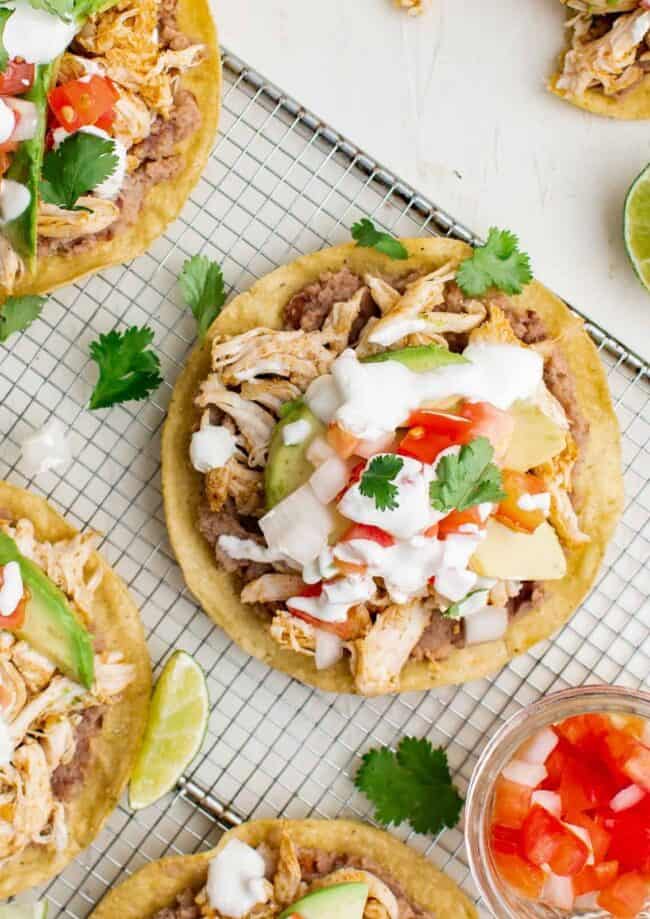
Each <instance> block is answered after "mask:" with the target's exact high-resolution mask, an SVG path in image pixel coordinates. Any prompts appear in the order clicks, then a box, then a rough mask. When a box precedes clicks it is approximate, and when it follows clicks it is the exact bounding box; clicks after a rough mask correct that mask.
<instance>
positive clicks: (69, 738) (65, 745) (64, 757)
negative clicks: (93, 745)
mask: <svg viewBox="0 0 650 919" xmlns="http://www.w3.org/2000/svg"><path fill="white" fill-rule="evenodd" d="M39 740H40V744H41V746H42V747H43V752H44V753H45V759H46V760H47V764H48V766H49V768H50V772H54V770H55V769H56V768H57V767H58V766H60V765H61V764H65V763H69V762H70V760H71V759H72V757H73V756H74V751H75V747H76V742H75V736H74V728H73V726H72V724H71V722H70V719H69V718H67V717H66V716H64V715H60V716H52V717H50V718H46V719H45V724H44V726H43V728H42V729H41V731H40V733H39Z"/></svg>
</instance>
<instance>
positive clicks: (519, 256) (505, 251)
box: [456, 227, 533, 297]
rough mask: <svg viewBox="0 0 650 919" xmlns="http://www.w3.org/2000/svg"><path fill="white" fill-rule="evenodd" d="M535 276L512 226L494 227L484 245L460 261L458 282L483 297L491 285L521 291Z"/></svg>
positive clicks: (506, 290)
mask: <svg viewBox="0 0 650 919" xmlns="http://www.w3.org/2000/svg"><path fill="white" fill-rule="evenodd" d="M532 279H533V273H532V271H531V268H530V258H529V257H528V255H526V253H525V252H521V251H520V249H519V240H518V239H517V237H516V236H515V234H514V233H511V232H510V230H499V229H497V228H496V227H492V228H491V229H490V232H489V234H488V238H487V242H486V244H485V245H484V246H479V247H478V248H476V249H475V250H474V253H473V254H472V255H471V256H470V257H469V258H468V259H465V261H464V262H461V264H460V267H459V268H458V274H457V275H456V282H457V284H458V286H459V287H460V289H461V290H462V291H463V293H464V294H467V296H468V297H480V296H482V295H483V294H484V293H486V292H487V291H488V290H489V288H490V287H498V288H499V290H503V291H505V293H507V294H520V293H521V291H522V289H523V288H524V287H525V286H526V284H529V283H530V282H531V281H532Z"/></svg>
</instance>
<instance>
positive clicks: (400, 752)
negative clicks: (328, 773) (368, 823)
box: [354, 737, 463, 833]
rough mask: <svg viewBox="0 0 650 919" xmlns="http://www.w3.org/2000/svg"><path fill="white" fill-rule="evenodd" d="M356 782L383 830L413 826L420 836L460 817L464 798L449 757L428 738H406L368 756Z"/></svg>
mask: <svg viewBox="0 0 650 919" xmlns="http://www.w3.org/2000/svg"><path fill="white" fill-rule="evenodd" d="M354 784H355V785H356V787H357V788H358V789H359V790H360V791H362V792H363V793H364V794H365V795H366V797H368V798H369V799H370V800H371V801H372V803H373V804H374V806H375V819H376V820H377V821H378V822H379V823H381V824H383V825H384V826H390V825H391V824H395V825H398V824H400V823H404V822H407V823H409V824H410V825H411V826H412V827H413V829H414V830H415V831H416V833H439V832H440V831H441V830H442V829H443V828H444V827H454V826H456V824H457V823H458V820H459V819H460V812H461V808H462V806H463V799H462V798H461V796H460V795H459V793H458V790H457V789H456V787H455V786H454V785H453V783H452V780H451V773H450V772H449V765H448V763H447V755H446V753H445V751H444V750H443V749H442V748H441V747H438V748H437V749H434V747H433V746H432V745H431V743H430V742H429V741H428V740H427V739H426V738H423V739H421V740H418V739H417V738H415V737H404V738H403V739H402V740H401V741H400V743H399V745H398V747H397V752H396V753H393V752H392V751H391V750H389V749H388V748H387V747H381V748H380V749H378V750H370V752H368V753H366V754H365V756H364V757H363V760H362V763H361V766H360V768H359V770H358V772H357V774H356V776H355V780H354Z"/></svg>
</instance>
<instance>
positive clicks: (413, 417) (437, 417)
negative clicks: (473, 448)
mask: <svg viewBox="0 0 650 919" xmlns="http://www.w3.org/2000/svg"><path fill="white" fill-rule="evenodd" d="M420 426H421V427H423V428H426V429H427V431H435V432H436V433H437V434H442V435H444V436H445V437H448V438H449V440H450V442H451V443H455V444H460V443H465V441H466V438H467V435H468V434H469V431H470V426H471V425H470V421H469V419H468V418H463V417H462V416H461V415H452V414H451V413H450V412H436V411H433V410H432V409H425V408H423V409H419V410H418V411H416V412H411V414H410V415H409V419H408V421H407V422H406V427H407V428H416V427H420Z"/></svg>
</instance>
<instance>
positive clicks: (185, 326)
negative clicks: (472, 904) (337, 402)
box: [0, 53, 650, 919]
mask: <svg viewBox="0 0 650 919" xmlns="http://www.w3.org/2000/svg"><path fill="white" fill-rule="evenodd" d="M224 74H225V80H224V107H223V113H222V121H221V135H220V137H219V140H218V143H217V145H216V149H215V151H214V153H213V155H212V157H211V159H210V162H209V164H208V166H207V168H206V170H205V173H204V175H203V177H202V179H201V181H200V183H199V185H198V186H197V188H196V189H195V191H194V193H193V195H192V198H191V201H190V202H188V204H187V206H186V208H185V210H184V212H183V215H182V216H181V218H180V219H179V220H178V221H177V222H176V223H175V224H174V225H173V226H172V227H171V228H170V229H169V230H168V231H167V232H166V233H165V235H164V236H163V237H162V238H161V239H160V240H159V241H158V242H157V243H156V244H155V245H154V246H153V247H152V249H151V250H150V252H149V253H148V254H146V255H144V256H142V257H141V258H138V259H137V260H136V261H134V262H133V263H131V264H128V265H124V266H121V267H119V268H114V269H111V270H109V271H106V272H103V273H102V274H101V275H98V276H96V277H93V278H92V279H90V280H89V281H87V282H86V283H84V284H80V285H76V286H73V287H69V288H66V289H64V290H63V291H61V292H60V293H58V294H56V295H55V296H53V297H51V299H50V301H49V303H48V305H47V307H46V309H45V310H44V312H43V316H42V318H41V319H39V320H38V321H37V322H35V323H34V324H33V325H32V327H31V328H30V329H29V330H28V331H27V332H26V333H25V334H23V335H22V336H21V337H20V338H16V339H14V340H13V341H12V347H11V349H10V350H7V351H3V354H2V361H1V363H0V431H1V432H2V448H1V451H0V453H1V455H0V476H1V477H5V478H9V479H10V480H11V481H13V482H15V483H16V484H18V485H23V486H28V487H31V488H34V489H36V490H38V491H41V492H42V493H44V494H45V495H46V496H47V497H48V498H50V499H51V500H52V501H53V502H54V504H55V505H56V506H58V507H59V508H60V509H61V510H62V511H63V512H64V513H65V514H66V515H67V516H68V517H69V518H70V519H71V520H72V521H73V522H74V523H75V524H76V525H78V526H80V527H91V528H95V529H97V530H99V531H101V532H102V533H104V534H105V536H104V540H103V552H104V554H105V555H106V556H107V557H108V559H109V561H110V562H111V563H112V564H113V565H114V566H115V567H116V568H117V570H118V571H119V572H120V574H121V575H122V577H123V578H124V579H125V580H126V581H127V583H128V585H129V587H130V589H131V591H132V593H133V594H134V596H135V598H136V600H137V602H138V603H139V604H140V606H141V608H142V615H143V619H144V622H145V627H146V630H147V634H148V640H149V647H150V650H151V654H152V658H153V661H154V664H155V665H156V666H159V665H161V664H162V663H163V662H164V661H165V659H166V657H167V656H168V654H169V653H170V651H171V650H172V649H173V648H178V647H180V648H184V649H185V650H187V651H188V652H190V653H191V654H193V655H195V657H196V658H197V660H198V661H199V663H200V664H201V665H202V666H203V668H204V669H205V671H206V674H207V679H208V684H209V691H210V698H211V701H212V714H211V718H210V724H209V729H208V734H207V737H206V741H205V744H204V747H203V751H202V753H201V755H200V756H199V757H198V758H197V760H196V761H195V762H194V763H193V764H192V767H191V770H190V772H189V773H188V774H187V775H186V776H185V777H184V778H183V780H182V781H181V783H180V786H179V788H178V790H177V792H176V793H175V794H174V795H170V796H168V797H167V799H165V800H164V801H162V802H160V803H159V804H157V805H155V806H153V807H151V808H149V809H147V810H145V811H144V812H141V813H139V814H135V815H134V814H131V813H130V812H129V810H128V808H127V806H126V804H125V803H123V804H122V805H121V806H119V807H118V808H117V810H116V811H115V812H114V814H113V815H112V817H111V818H110V820H109V821H108V824H107V826H106V827H105V829H104V830H103V832H102V833H101V834H100V836H99V837H98V838H97V839H96V840H95V842H94V843H93V844H92V845H91V846H90V847H89V848H88V850H87V851H86V852H84V853H83V854H82V856H80V857H79V858H78V859H77V861H76V862H75V863H74V864H73V865H72V866H70V867H69V868H68V870H66V871H65V872H64V873H63V874H62V875H61V876H60V877H58V878H57V879H55V880H54V881H53V882H51V883H50V884H49V885H48V886H47V888H45V889H44V891H43V894H44V896H46V897H47V899H48V900H49V902H50V904H51V907H52V908H53V910H54V913H55V915H58V916H70V917H76V919H81V917H84V916H87V915H88V914H89V912H90V911H91V909H92V906H93V905H94V904H95V903H96V902H97V901H98V900H99V899H100V898H101V896H102V895H103V894H104V893H105V892H106V890H107V889H108V888H109V887H110V886H111V885H112V884H114V883H115V882H117V881H119V880H120V879H123V878H124V877H125V876H126V875H127V874H128V873H130V872H133V871H134V870H136V869H137V868H139V867H140V866H141V865H142V864H144V863H145V862H146V861H147V860H149V859H154V858H158V857H160V856H162V855H164V854H167V853H190V852H195V851H199V850H201V849H205V848H208V847H210V846H212V845H214V844H215V842H216V840H217V838H218V836H219V835H220V833H221V831H222V830H223V829H224V828H228V827H229V826H230V825H232V824H234V823H237V822H239V821H240V820H242V819H246V818H249V817H260V816H277V815H285V816H289V817H304V816H307V815H317V816H326V817H335V816H338V815H346V816H354V817H359V818H369V808H368V805H367V802H366V801H365V800H364V799H363V798H362V797H361V796H360V795H359V794H358V793H357V792H356V791H355V789H354V786H353V784H352V781H351V777H352V776H353V775H354V772H355V771H356V768H357V766H358V763H359V757H360V755H361V754H362V752H363V751H364V750H365V749H367V748H369V747H371V746H373V745H377V744H394V743H395V742H396V741H397V740H398V738H399V737H400V736H401V735H402V734H404V733H407V732H408V733H412V734H416V735H418V736H423V735H426V736H428V737H429V738H430V739H431V740H432V742H433V743H434V744H442V745H444V746H445V747H446V748H447V750H448V754H449V760H450V764H451V768H452V770H453V773H454V775H455V778H456V780H457V781H458V783H459V785H460V786H461V788H462V789H465V788H466V786H467V782H468V780H469V777H470V774H471V771H472V768H473V766H474V764H475V762H476V760H477V757H478V755H479V753H480V750H481V748H482V746H483V743H484V741H485V739H486V738H487V737H488V736H489V735H491V734H492V733H493V732H494V730H495V729H496V728H497V727H498V726H499V724H500V723H501V722H502V720H503V719H504V718H506V717H507V716H508V715H510V714H511V713H512V712H513V711H514V710H516V709H517V708H518V707H519V706H521V705H525V704H527V703H529V702H531V701H533V700H534V699H536V698H537V697H539V695H540V694H542V693H545V692H548V691H550V690H554V689H559V688H563V687H566V686H568V685H577V684H582V683H585V682H601V681H602V682H617V683H621V684H625V685H627V686H631V687H640V686H641V685H642V684H643V683H644V681H645V680H646V678H647V674H648V672H649V670H650V637H649V631H648V626H647V619H644V610H645V612H646V614H647V612H648V605H647V604H648V599H647V598H648V595H649V594H650V566H649V565H648V559H649V552H648V547H649V543H650V488H649V486H648V481H647V469H648V461H649V460H650V453H649V442H650V438H649V434H650V417H649V414H650V413H649V412H648V402H649V397H650V375H649V368H648V366H647V364H645V363H644V362H643V360H641V359H640V358H638V357H636V356H635V355H633V354H630V353H629V351H627V350H626V349H625V348H624V347H623V346H622V345H621V344H620V343H618V342H617V341H615V340H614V339H612V338H611V337H610V336H609V335H608V334H607V332H605V331H604V330H603V329H601V328H598V327H596V326H594V325H593V324H590V323H588V325H587V327H588V329H589V332H590V333H591V334H592V336H593V337H594V339H595V341H596V342H597V344H598V346H599V348H600V353H601V356H602V359H603V361H604V362H605V364H606V366H607V369H608V374H609V381H610V386H611V389H612V392H613V396H614V399H615V401H616V406H617V411H618V415H619V418H620V421H621V428H622V431H623V451H624V463H625V476H626V494H627V507H626V511H625V516H624V519H623V522H622V523H621V526H620V527H619V530H618V533H617V535H616V538H615V540H614V542H613V544H612V546H611V547H610V550H609V553H608V559H607V564H606V565H605V567H604V569H603V571H602V573H601V576H600V579H599V581H598V584H597V586H596V588H595V589H594V590H593V592H592V593H591V595H590V597H589V598H588V599H587V600H586V602H585V603H584V605H583V606H582V608H581V609H580V610H579V611H578V612H577V613H576V615H575V616H574V617H573V619H572V620H571V622H570V623H569V624H568V625H567V626H566V627H565V628H564V629H563V630H562V632H561V634H560V635H559V636H557V637H556V638H555V640H554V641H553V642H552V643H551V642H547V643H544V644H542V645H540V646H538V647H537V648H535V649H534V651H533V652H532V653H530V654H528V655H526V656H524V657H520V658H517V659H516V660H514V661H513V662H512V663H511V664H510V665H509V666H508V667H506V668H505V669H504V670H503V671H502V672H501V673H500V674H499V676H498V677H497V678H496V679H494V680H482V681H478V682H474V683H470V684H468V685H466V686H463V687H460V688H455V687H450V688H447V689H443V690H441V691H438V692H430V693H421V694H406V695H402V696H399V697H387V698H380V699H372V700H366V701H362V700H360V699H357V698H355V697H349V696H342V697H336V696H334V695H327V694H324V693H321V692H318V691H315V690H312V689H310V688H308V687H305V686H302V685H301V684H299V683H296V682H294V681H291V680H290V679H288V678H287V677H285V676H284V675H282V674H280V673H277V672H274V671H271V670H269V669H268V668H267V667H266V666H264V665H263V664H261V663H259V662H258V661H256V660H253V659H251V658H249V657H248V656H247V655H245V654H244V653H243V652H242V651H240V650H239V649H238V648H237V647H236V646H235V645H233V644H232V643H231V642H230V641H229V640H228V639H227V638H226V636H225V635H224V634H223V633H222V632H221V631H219V630H218V629H216V628H213V627H212V625H211V623H210V621H209V620H208V618H207V617H206V616H205V615H204V614H203V613H202V612H201V611H200V609H198V608H197V606H196V604H195V603H194V601H193V600H192V598H191V597H190V596H189V594H188V593H187V591H186V590H185V588H184V585H183V581H182V577H181V574H180V571H179V569H178V567H177V565H176V563H175V561H174V558H173V555H172V553H171V549H170V546H169V543H168V540H167V536H166V532H165V526H164V518H163V508H162V499H161V492H160V466H159V447H160V432H161V426H162V423H163V420H164V417H165V409H166V406H167V403H168V400H169V397H170V394H171V389H172V386H173V384H174V381H175V378H176V376H177V374H178V372H179V369H180V367H181V366H182V364H183V361H184V359H185V357H186V355H187V353H188V351H189V349H190V347H191V346H192V344H193V341H194V335H195V327H194V321H193V319H192V317H191V316H190V315H189V313H188V311H186V310H184V309H183V308H182V307H181V305H180V300H179V295H178V291H177V286H176V279H177V276H178V273H179V270H180V267H181V265H182V262H183V260H184V259H185V258H186V257H187V256H188V255H192V254H195V253H197V252H201V253H204V254H206V255H208V256H211V257H212V258H215V259H217V260H218V261H219V262H220V263H221V264H222V266H223V270H224V275H225V278H226V280H227V282H228V284H229V285H230V287H231V290H232V291H233V292H235V291H239V290H242V289H245V288H246V287H248V286H249V285H250V284H251V283H252V282H253V281H254V280H255V279H256V278H258V277H260V276H262V275H264V274H265V273H267V272H268V271H270V270H272V269H273V268H274V267H275V266H277V265H279V264H283V263H285V262H287V261H289V260H290V259H293V258H295V257H297V256H298V255H300V254H302V253H304V252H310V251H313V250H314V249H318V248H320V247H322V246H326V245H330V244H332V243H336V242H340V241H343V240H344V239H347V238H349V227H350V226H351V224H352V223H353V222H354V221H355V220H356V219H358V218H359V217H361V216H365V215H370V216H372V217H373V219H374V220H375V221H377V222H379V223H381V224H383V225H384V226H385V227H386V228H387V229H390V230H391V231H393V232H395V233H399V234H403V235H418V234H426V233H435V234H448V235H453V236H458V237H460V238H462V239H465V240H468V241H472V240H473V239H474V237H473V234H471V233H470V232H469V231H468V230H467V229H465V228H464V227H462V226H461V225H459V224H458V223H457V222H456V221H454V220H453V218H451V217H450V216H449V215H447V214H446V213H444V211H442V210H440V209H439V208H438V207H437V206H435V205H434V204H432V203H431V202H429V201H427V200H426V199H424V198H422V197H421V196H420V195H418V194H417V193H416V192H415V191H414V190H413V189H412V188H409V187H408V186H406V185H405V184H404V183H402V182H400V181H399V180H398V179H396V178H395V176H393V175H391V174H390V173H389V172H387V171H386V170H385V169H383V168H381V167H380V166H379V165H378V164H377V163H375V162H374V161H373V160H372V159H371V158H369V157H368V156H366V155H365V154H363V153H361V152H360V151H358V150H357V149H356V148H355V147H354V146H353V145H352V144H350V143H349V142H347V141H346V140H345V139H343V138H341V137H340V136H339V135H338V134H336V133H335V132H334V131H333V130H331V129H330V128H329V127H327V126H326V125H324V124H322V123H321V122H320V121H319V120H318V119H317V118H316V117H314V116H313V115H311V114H310V113H308V112H305V111H304V110H303V109H302V108H301V107H300V106H299V105H298V104H297V103H296V102H294V101H293V100H291V99H289V98H287V97H286V96H285V95H284V94H282V93H281V92H280V91H279V90H278V89H276V88H275V87H273V86H271V85H269V84H268V83H267V82H266V81H265V80H264V79H263V78H262V77H260V76H259V75H258V74H256V73H255V72H253V71H251V70H250V69H249V68H248V67H246V65H244V64H243V63H242V62H241V61H239V60H238V59H237V58H235V57H234V56H232V55H230V54H227V53H226V54H225V56H224ZM145 322H146V323H148V324H149V325H150V326H151V327H152V328H153V329H154V331H155V335H156V347H157V349H158V351H159V353H160V355H161V359H162V365H163V367H162V369H163V373H164V377H165V381H166V382H165V384H164V385H163V386H162V387H161V388H160V390H159V391H158V393H157V394H156V395H155V397H154V398H153V399H152V400H150V401H148V402H145V403H141V404H127V405H125V406H119V407H116V408H113V409H112V410H110V411H104V412H97V413H91V412H89V411H88V410H87V409H86V408H85V405H86V403H87V400H88V396H89V393H90V389H91V386H92V380H93V376H94V374H93V368H92V365H91V363H90V361H89V358H88V345H89V343H90V341H91V340H92V339H93V338H95V337H96V336H97V334H98V333H99V332H104V331H108V330H109V329H111V328H113V327H114V326H115V325H118V326H119V327H124V326H125V325H127V324H132V323H137V324H142V323H145ZM51 414H54V415H55V416H56V417H57V418H59V419H61V421H63V422H64V423H65V424H66V425H67V426H68V427H69V429H70V434H71V442H72V447H73V455H74V461H73V462H72V464H71V465H70V466H69V467H68V468H67V469H65V470H64V472H63V473H62V475H61V476H59V475H57V474H54V473H48V474H46V475H44V476H42V477H39V480H38V482H28V481H26V480H25V479H24V478H23V476H22V475H21V473H20V469H19V467H18V465H17V460H18V456H19V444H20V442H21V440H22V438H23V437H24V436H25V435H26V434H27V433H28V432H29V431H30V430H31V429H32V428H35V427H38V426H39V425H41V424H42V423H43V422H44V421H45V420H46V419H47V418H48V417H49V416H50V415H51ZM396 834H397V835H398V836H399V837H401V838H403V839H405V840H408V841H409V843H410V844H411V845H413V846H414V847H416V848H417V849H419V850H421V851H424V852H426V853H427V854H430V857H431V858H432V859H433V861H434V862H435V863H436V864H438V865H439V866H440V867H442V868H443V869H444V870H446V871H447V872H448V873H449V874H450V875H451V876H452V877H454V878H455V879H456V880H457V881H458V882H459V883H460V884H461V885H462V886H463V887H465V889H466V890H467V891H468V892H469V893H470V894H471V895H475V890H474V889H473V885H472V882H471V878H470V877H469V873H468V867H467V861H466V857H465V852H464V848H463V840H462V832H461V829H455V830H448V831H446V832H445V833H443V834H442V835H441V836H440V838H439V839H437V840H432V839H430V838H427V837H423V836H416V835H415V834H412V833H408V832H407V830H406V829H405V828H404V827H402V828H400V829H399V830H397V831H396ZM27 899H30V898H29V897H28V898H27Z"/></svg>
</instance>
